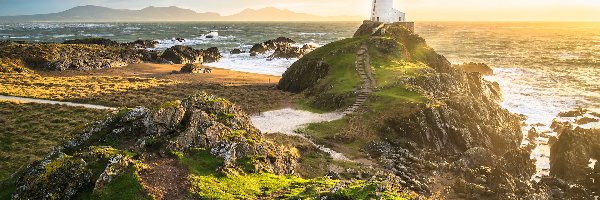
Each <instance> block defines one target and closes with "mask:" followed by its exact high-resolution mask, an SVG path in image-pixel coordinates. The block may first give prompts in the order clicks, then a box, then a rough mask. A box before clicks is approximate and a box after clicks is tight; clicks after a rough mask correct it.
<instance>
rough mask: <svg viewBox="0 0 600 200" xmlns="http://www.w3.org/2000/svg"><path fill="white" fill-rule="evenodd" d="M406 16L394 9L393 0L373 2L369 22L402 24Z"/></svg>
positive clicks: (374, 0) (376, 0) (375, 0)
mask: <svg viewBox="0 0 600 200" xmlns="http://www.w3.org/2000/svg"><path fill="white" fill-rule="evenodd" d="M405 16H406V14H405V13H403V12H400V11H399V10H396V9H394V0H373V9H372V10H371V21H375V22H383V23H394V22H404V21H406V18H405Z"/></svg>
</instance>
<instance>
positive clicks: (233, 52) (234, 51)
mask: <svg viewBox="0 0 600 200" xmlns="http://www.w3.org/2000/svg"><path fill="white" fill-rule="evenodd" d="M229 53H230V54H234V55H235V54H241V53H243V52H242V50H240V49H233V50H231V51H230V52H229Z"/></svg>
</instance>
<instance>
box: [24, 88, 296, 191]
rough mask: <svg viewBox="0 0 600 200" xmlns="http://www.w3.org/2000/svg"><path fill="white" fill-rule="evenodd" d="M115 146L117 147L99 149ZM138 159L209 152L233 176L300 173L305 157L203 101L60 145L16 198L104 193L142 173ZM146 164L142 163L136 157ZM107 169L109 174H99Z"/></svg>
mask: <svg viewBox="0 0 600 200" xmlns="http://www.w3.org/2000/svg"><path fill="white" fill-rule="evenodd" d="M98 144H112V145H111V146H96V145H98ZM119 149H126V150H127V151H129V152H133V153H135V154H137V155H142V156H141V157H142V158H143V155H146V154H149V153H151V152H154V151H159V152H189V151H196V150H198V149H204V150H206V151H208V152H209V153H210V154H211V155H212V156H215V157H216V158H218V159H221V160H222V161H223V162H222V166H221V167H220V168H219V171H220V172H222V173H225V174H229V173H234V174H238V173H253V172H268V173H274V174H290V173H294V170H295V167H296V162H297V159H298V156H299V154H298V152H297V151H296V150H295V149H294V148H288V147H285V146H278V145H275V144H273V143H271V142H270V141H267V140H265V139H264V138H263V135H262V133H261V132H260V131H258V130H257V129H256V128H254V127H253V126H252V124H251V122H250V118H249V117H248V116H247V115H246V114H245V113H243V112H242V111H241V110H240V109H239V108H238V107H237V106H235V105H233V104H232V103H230V102H229V101H227V100H224V99H221V98H216V97H213V96H209V95H206V94H199V95H195V96H192V97H190V98H188V99H185V100H183V101H174V102H169V103H165V104H164V105H163V106H161V108H158V109H155V110H150V109H146V108H141V107H140V108H135V109H125V110H121V111H119V112H118V113H116V114H115V115H113V116H111V117H109V118H108V119H106V120H104V121H100V122H97V123H96V124H95V125H93V126H91V127H89V128H87V129H86V130H85V131H84V132H83V133H82V134H80V135H78V136H76V137H75V138H74V139H73V140H71V141H68V142H67V143H65V144H64V145H62V146H59V147H57V148H56V149H55V151H54V152H53V153H52V154H51V155H49V156H48V157H46V158H45V159H44V160H42V161H39V162H35V163H33V164H31V165H30V166H29V167H27V168H26V169H24V170H23V171H22V172H20V173H19V175H16V176H17V181H16V186H17V187H16V188H18V189H17V190H16V191H15V192H14V194H13V197H14V198H16V199H46V198H49V199H70V198H72V197H74V196H76V195H78V194H81V193H82V192H85V191H89V189H90V188H93V190H94V191H100V190H102V189H103V188H104V187H106V186H107V185H108V184H110V183H111V181H112V180H114V178H115V177H116V176H118V175H119V174H123V173H126V171H129V169H133V170H132V171H139V170H142V168H143V166H140V165H139V163H141V162H140V160H136V158H134V157H131V156H130V155H131V153H126V152H124V151H121V150H119ZM137 159H139V158H137ZM98 169H103V170H100V171H99V170H98Z"/></svg>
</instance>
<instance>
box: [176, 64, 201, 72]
mask: <svg viewBox="0 0 600 200" xmlns="http://www.w3.org/2000/svg"><path fill="white" fill-rule="evenodd" d="M179 73H182V74H199V73H202V67H200V66H198V65H195V64H191V63H189V64H185V65H184V66H183V67H181V70H179Z"/></svg>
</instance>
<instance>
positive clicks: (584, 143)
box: [550, 127, 600, 193]
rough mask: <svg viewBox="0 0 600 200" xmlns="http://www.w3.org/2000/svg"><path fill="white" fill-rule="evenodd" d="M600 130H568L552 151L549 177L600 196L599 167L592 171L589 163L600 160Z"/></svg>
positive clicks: (559, 138)
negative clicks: (581, 187) (579, 186)
mask: <svg viewBox="0 0 600 200" xmlns="http://www.w3.org/2000/svg"><path fill="white" fill-rule="evenodd" d="M598 152H600V130H598V129H583V128H579V127H578V128H575V129H571V128H566V129H563V130H562V132H559V136H558V140H557V141H556V142H555V143H554V144H553V145H552V146H551V150H550V175H552V176H555V177H557V178H560V179H563V180H565V181H568V182H569V183H574V184H579V185H582V186H584V187H585V188H587V189H588V190H591V191H594V192H596V193H600V186H599V185H598V183H597V182H594V180H600V169H599V168H598V166H599V165H598V164H596V166H595V167H594V168H593V169H592V168H591V167H589V165H590V160H592V159H594V160H600V153H598Z"/></svg>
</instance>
